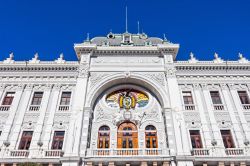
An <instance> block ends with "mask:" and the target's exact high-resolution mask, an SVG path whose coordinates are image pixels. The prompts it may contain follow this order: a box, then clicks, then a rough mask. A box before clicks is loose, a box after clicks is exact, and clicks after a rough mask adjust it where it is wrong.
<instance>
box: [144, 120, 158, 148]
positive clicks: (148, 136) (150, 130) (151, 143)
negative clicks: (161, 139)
mask: <svg viewBox="0 0 250 166" xmlns="http://www.w3.org/2000/svg"><path fill="white" fill-rule="evenodd" d="M145 142H146V148H158V145H157V144H158V143H157V130H156V128H155V127H154V126H153V125H148V126H146V128H145Z"/></svg>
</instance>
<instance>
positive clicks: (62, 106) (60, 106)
mask: <svg viewBox="0 0 250 166" xmlns="http://www.w3.org/2000/svg"><path fill="white" fill-rule="evenodd" d="M58 111H62V112H64V111H69V105H59V107H58Z"/></svg>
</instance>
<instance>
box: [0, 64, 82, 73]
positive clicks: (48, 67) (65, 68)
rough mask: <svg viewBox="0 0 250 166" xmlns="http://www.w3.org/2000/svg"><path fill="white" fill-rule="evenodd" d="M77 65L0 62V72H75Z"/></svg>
mask: <svg viewBox="0 0 250 166" xmlns="http://www.w3.org/2000/svg"><path fill="white" fill-rule="evenodd" d="M78 67H79V63H78V62H77V61H75V62H70V63H64V64H57V63H54V62H53V61H51V62H41V63H37V64H30V63H27V62H24V61H16V62H15V63H11V64H5V63H2V62H0V72H77V70H78Z"/></svg>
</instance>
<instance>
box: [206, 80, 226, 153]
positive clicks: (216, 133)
mask: <svg viewBox="0 0 250 166" xmlns="http://www.w3.org/2000/svg"><path fill="white" fill-rule="evenodd" d="M202 94H203V95H202V99H203V101H204V105H205V106H206V108H205V109H206V110H207V116H208V117H209V119H210V122H211V129H212V133H213V134H212V139H213V140H215V141H216V144H217V145H218V146H220V147H223V148H224V146H223V142H222V138H221V134H220V129H219V128H218V126H217V122H216V119H215V116H214V109H213V103H212V101H211V95H210V91H209V90H208V87H207V85H206V84H202Z"/></svg>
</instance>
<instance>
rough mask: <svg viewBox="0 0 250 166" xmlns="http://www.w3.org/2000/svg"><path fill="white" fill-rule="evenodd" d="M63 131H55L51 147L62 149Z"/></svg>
mask: <svg viewBox="0 0 250 166" xmlns="http://www.w3.org/2000/svg"><path fill="white" fill-rule="evenodd" d="M64 133H65V132H64V131H55V132H54V137H53V141H52V147H51V149H62V147H63V140H64Z"/></svg>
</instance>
